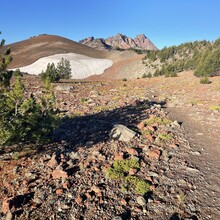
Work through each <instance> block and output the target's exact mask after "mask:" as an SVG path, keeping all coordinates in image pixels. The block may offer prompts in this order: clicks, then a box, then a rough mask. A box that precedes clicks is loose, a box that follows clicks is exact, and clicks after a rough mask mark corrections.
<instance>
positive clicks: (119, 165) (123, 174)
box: [106, 159, 150, 194]
mask: <svg viewBox="0 0 220 220" xmlns="http://www.w3.org/2000/svg"><path fill="white" fill-rule="evenodd" d="M131 168H135V169H140V164H139V162H138V161H137V160H136V159H127V160H119V161H115V162H114V163H113V167H111V168H108V169H107V170H106V176H107V177H108V178H110V179H113V180H115V179H118V180H120V181H121V184H122V185H121V188H122V191H124V192H127V190H133V191H134V192H135V193H137V194H145V193H146V192H147V191H149V188H150V184H149V183H147V182H146V181H145V180H143V179H141V178H140V177H138V176H133V175H128V173H129V170H130V169H131Z"/></svg>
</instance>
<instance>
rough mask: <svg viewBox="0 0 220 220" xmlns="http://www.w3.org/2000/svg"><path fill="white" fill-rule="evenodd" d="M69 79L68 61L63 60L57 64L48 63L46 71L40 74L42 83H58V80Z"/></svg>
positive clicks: (69, 67)
mask: <svg viewBox="0 0 220 220" xmlns="http://www.w3.org/2000/svg"><path fill="white" fill-rule="evenodd" d="M70 77H71V66H70V62H69V60H65V59H64V58H62V59H61V61H60V62H59V63H58V64H57V67H56V66H55V64H54V63H51V64H50V63H48V65H47V69H46V71H42V72H41V73H40V78H41V80H42V81H45V80H46V79H48V80H49V81H50V82H52V83H53V82H59V81H60V79H69V78H70Z"/></svg>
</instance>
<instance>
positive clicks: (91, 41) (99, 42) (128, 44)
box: [79, 34, 158, 50]
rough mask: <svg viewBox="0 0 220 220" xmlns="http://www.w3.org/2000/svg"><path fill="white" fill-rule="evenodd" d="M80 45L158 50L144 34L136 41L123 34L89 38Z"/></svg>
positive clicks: (101, 47)
mask: <svg viewBox="0 0 220 220" xmlns="http://www.w3.org/2000/svg"><path fill="white" fill-rule="evenodd" d="M79 43H81V44H84V45H87V46H89V47H93V48H97V49H118V48H119V49H125V50H126V49H141V50H158V49H157V47H156V46H155V45H154V44H153V43H152V42H151V41H150V39H149V38H147V37H146V36H145V35H144V34H139V35H137V36H136V37H135V38H134V39H132V38H131V37H127V36H126V35H123V34H117V35H116V36H113V37H109V38H107V39H103V38H97V39H95V38H94V37H88V38H85V39H83V40H81V41H79Z"/></svg>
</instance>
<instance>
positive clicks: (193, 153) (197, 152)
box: [190, 151, 201, 156]
mask: <svg viewBox="0 0 220 220" xmlns="http://www.w3.org/2000/svg"><path fill="white" fill-rule="evenodd" d="M190 154H192V155H194V156H201V153H200V152H199V151H191V152H190Z"/></svg>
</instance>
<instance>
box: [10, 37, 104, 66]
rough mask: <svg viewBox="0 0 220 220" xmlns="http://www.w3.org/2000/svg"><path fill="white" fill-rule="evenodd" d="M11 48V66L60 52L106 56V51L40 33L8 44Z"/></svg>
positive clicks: (24, 64)
mask: <svg viewBox="0 0 220 220" xmlns="http://www.w3.org/2000/svg"><path fill="white" fill-rule="evenodd" d="M7 47H10V48H11V51H12V53H11V55H12V57H13V62H12V63H11V65H10V66H9V68H17V67H21V66H26V65H29V64H32V63H33V62H35V61H36V60H38V59H39V58H42V57H46V56H50V55H54V54H60V53H78V54H82V55H86V56H89V57H93V58H105V57H106V52H104V51H99V50H96V49H94V48H91V47H88V46H86V45H82V44H80V43H77V42H75V41H72V40H69V39H67V38H64V37H60V36H55V35H40V36H37V37H32V38H30V39H27V40H24V41H20V42H17V43H13V44H10V45H7Z"/></svg>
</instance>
